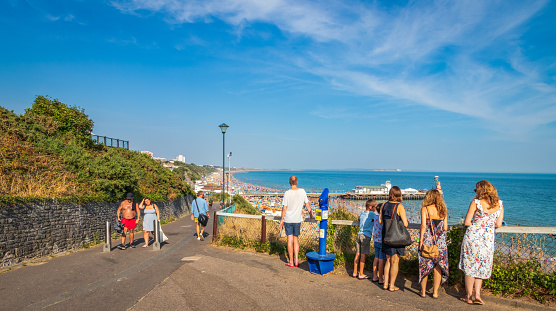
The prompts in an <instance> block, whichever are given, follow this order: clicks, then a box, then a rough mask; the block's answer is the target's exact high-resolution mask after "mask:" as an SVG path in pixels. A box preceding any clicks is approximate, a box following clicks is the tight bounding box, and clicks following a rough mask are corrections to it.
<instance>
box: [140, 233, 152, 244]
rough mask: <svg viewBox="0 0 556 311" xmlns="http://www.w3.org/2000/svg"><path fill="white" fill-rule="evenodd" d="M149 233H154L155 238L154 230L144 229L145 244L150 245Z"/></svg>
mask: <svg viewBox="0 0 556 311" xmlns="http://www.w3.org/2000/svg"><path fill="white" fill-rule="evenodd" d="M149 233H151V234H152V235H153V238H154V231H143V238H144V239H145V246H149Z"/></svg>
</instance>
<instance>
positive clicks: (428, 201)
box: [419, 189, 448, 299]
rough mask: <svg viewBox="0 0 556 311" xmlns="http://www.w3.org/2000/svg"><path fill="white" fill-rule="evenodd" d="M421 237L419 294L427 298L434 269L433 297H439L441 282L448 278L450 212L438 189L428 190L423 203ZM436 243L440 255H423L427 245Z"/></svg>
mask: <svg viewBox="0 0 556 311" xmlns="http://www.w3.org/2000/svg"><path fill="white" fill-rule="evenodd" d="M421 206H422V207H421V237H420V239H419V283H420V284H421V292H419V296H421V297H422V298H425V297H426V296H425V295H426V292H427V280H428V278H429V274H430V273H431V272H433V271H434V282H433V287H432V298H435V299H436V298H438V289H439V288H440V283H441V281H442V284H444V283H445V282H446V281H447V280H448V247H447V246H446V231H448V212H447V209H446V204H445V203H444V199H443V198H442V194H441V193H440V191H438V190H436V189H435V190H430V191H429V192H427V195H426V196H425V199H424V200H423V202H422V203H421ZM432 245H436V247H437V249H438V257H435V258H428V257H424V256H423V253H422V252H423V249H424V247H425V246H432Z"/></svg>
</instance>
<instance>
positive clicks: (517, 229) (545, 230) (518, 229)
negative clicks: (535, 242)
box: [216, 211, 556, 234]
mask: <svg viewBox="0 0 556 311" xmlns="http://www.w3.org/2000/svg"><path fill="white" fill-rule="evenodd" d="M216 215H218V216H227V217H238V218H251V219H262V217H263V215H248V214H234V213H226V212H223V211H218V212H216ZM265 217H266V220H274V221H280V219H281V217H280V216H271V215H265ZM303 221H304V222H312V223H317V222H318V221H317V220H315V219H313V218H305V219H303ZM332 224H333V225H343V226H359V220H340V219H332ZM458 226H461V225H450V226H449V227H450V228H452V227H458ZM407 228H408V229H420V228H421V224H420V223H418V224H417V223H409V225H408V226H407ZM496 232H499V233H535V234H556V227H524V226H523V227H522V226H504V227H500V228H498V229H496Z"/></svg>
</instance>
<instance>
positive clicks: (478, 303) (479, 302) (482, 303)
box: [473, 300, 485, 305]
mask: <svg viewBox="0 0 556 311" xmlns="http://www.w3.org/2000/svg"><path fill="white" fill-rule="evenodd" d="M473 303H474V304H476V305H484V304H485V302H484V301H482V300H475V301H473Z"/></svg>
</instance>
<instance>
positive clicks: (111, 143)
mask: <svg viewBox="0 0 556 311" xmlns="http://www.w3.org/2000/svg"><path fill="white" fill-rule="evenodd" d="M91 140H92V141H93V142H94V143H95V144H97V145H105V146H106V147H116V148H125V149H128V150H129V141H128V140H122V139H117V138H111V137H106V136H100V135H91Z"/></svg>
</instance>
